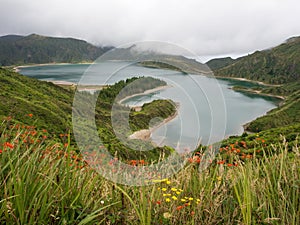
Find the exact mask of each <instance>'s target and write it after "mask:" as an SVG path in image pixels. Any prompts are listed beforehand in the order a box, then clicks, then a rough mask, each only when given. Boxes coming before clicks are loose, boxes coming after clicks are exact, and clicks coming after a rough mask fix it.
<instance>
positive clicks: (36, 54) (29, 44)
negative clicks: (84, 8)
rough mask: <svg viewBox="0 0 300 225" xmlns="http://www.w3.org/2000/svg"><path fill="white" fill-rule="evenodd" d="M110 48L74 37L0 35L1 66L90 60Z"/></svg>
mask: <svg viewBox="0 0 300 225" xmlns="http://www.w3.org/2000/svg"><path fill="white" fill-rule="evenodd" d="M109 49H111V48H109V47H96V46H93V45H92V44H89V43H87V42H86V41H83V40H78V39H74V38H56V37H45V36H40V35H37V34H31V35H29V36H18V35H7V36H3V37H0V66H1V65H2V66H9V65H23V64H39V63H62V62H63V63H78V62H86V61H88V62H90V61H94V60H95V59H96V58H98V57H99V56H100V55H102V54H103V53H104V52H106V51H107V50H109Z"/></svg>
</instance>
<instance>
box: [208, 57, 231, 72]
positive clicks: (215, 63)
mask: <svg viewBox="0 0 300 225" xmlns="http://www.w3.org/2000/svg"><path fill="white" fill-rule="evenodd" d="M234 61H235V60H234V59H232V58H231V57H225V58H218V59H212V60H209V61H208V62H207V63H206V64H207V65H208V66H209V68H210V69H212V70H217V69H220V68H223V67H225V66H228V65H230V64H232V63H234Z"/></svg>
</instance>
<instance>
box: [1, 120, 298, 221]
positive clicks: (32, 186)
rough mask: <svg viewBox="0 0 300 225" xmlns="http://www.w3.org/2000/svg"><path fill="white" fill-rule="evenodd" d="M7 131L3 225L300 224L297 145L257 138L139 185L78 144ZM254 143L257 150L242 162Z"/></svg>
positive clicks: (6, 127) (29, 131)
mask: <svg viewBox="0 0 300 225" xmlns="http://www.w3.org/2000/svg"><path fill="white" fill-rule="evenodd" d="M1 130H2V133H1V136H0V145H1V147H0V148H1V151H0V165H1V167H0V179H1V181H4V182H1V183H0V196H1V200H0V201H1V204H0V223H1V224H81V225H83V224H148V225H150V224H208V225H210V224H247V225H251V224H265V225H267V224H282V225H283V224H291V225H297V224H299V223H300V218H299V213H300V211H299V210H300V205H299V204H300V199H299V186H300V167H299V164H300V161H299V159H300V158H299V154H300V152H299V147H297V142H295V144H294V145H291V146H290V148H288V147H287V143H286V142H285V141H284V140H283V141H279V142H277V141H276V140H273V141H272V145H269V144H267V143H266V142H267V141H265V140H264V139H262V138H260V137H261V136H260V134H257V135H258V136H257V137H256V139H255V144H254V145H253V146H252V147H251V149H250V143H248V140H246V141H239V140H235V143H233V144H230V143H228V145H227V146H222V149H223V150H222V154H221V155H218V156H217V158H216V160H214V161H213V162H211V165H210V167H209V168H208V169H207V170H206V171H201V170H200V172H199V170H198V169H199V165H200V168H201V165H202V164H201V162H202V161H201V160H202V159H201V153H200V154H195V156H194V157H192V158H189V159H188V162H187V165H186V167H185V168H184V169H182V170H181V171H180V172H179V173H177V174H175V175H174V176H172V177H170V178H169V179H163V180H159V179H158V180H157V177H156V176H155V174H154V176H153V179H155V183H156V184H154V185H150V186H142V187H135V186H134V187H132V186H124V185H119V184H116V183H112V182H110V181H108V180H106V179H104V178H103V177H102V175H100V174H98V173H96V172H95V171H94V170H93V169H91V168H90V167H89V165H88V164H86V162H85V160H84V159H83V158H82V156H81V155H80V154H77V153H76V147H75V146H73V145H71V144H70V143H68V142H64V140H63V138H62V140H61V141H55V140H53V139H51V138H49V137H48V135H49V134H48V133H47V131H44V130H39V129H35V128H33V127H32V126H28V127H25V128H21V127H19V126H16V125H15V124H13V123H10V121H9V120H5V121H4V122H3V123H2V125H1ZM28 140H30V142H28ZM252 142H253V143H254V141H253V140H252ZM239 146H240V147H239ZM248 146H249V150H253V152H255V153H254V154H252V156H251V157H248V156H249V154H245V155H242V156H241V157H237V154H238V153H239V151H238V150H239V148H241V147H243V148H245V149H246V148H248ZM200 151H201V149H200ZM265 153H268V154H265ZM230 159H232V160H234V161H231V162H230V161H229V160H230ZM129 163H131V164H132V165H133V166H135V167H142V166H144V165H146V164H147V163H149V162H148V161H142V160H135V161H130V162H129ZM111 165H112V171H113V162H112V164H111ZM116 172H117V171H115V173H116ZM119 172H120V171H119ZM150 179H151V178H150Z"/></svg>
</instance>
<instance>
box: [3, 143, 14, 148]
mask: <svg viewBox="0 0 300 225" xmlns="http://www.w3.org/2000/svg"><path fill="white" fill-rule="evenodd" d="M4 146H6V147H8V148H10V149H13V148H14V145H13V144H11V143H9V142H5V144H4Z"/></svg>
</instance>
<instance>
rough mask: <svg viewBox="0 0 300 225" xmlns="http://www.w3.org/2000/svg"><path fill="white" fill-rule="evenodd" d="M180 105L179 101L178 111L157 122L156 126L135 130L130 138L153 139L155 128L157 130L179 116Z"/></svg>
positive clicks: (177, 104)
mask: <svg viewBox="0 0 300 225" xmlns="http://www.w3.org/2000/svg"><path fill="white" fill-rule="evenodd" d="M179 107H180V105H179V103H176V111H175V113H174V114H173V115H171V116H169V117H167V118H166V119H164V120H163V121H162V122H161V123H159V124H157V125H156V126H154V127H151V128H149V129H143V130H139V131H136V132H134V133H133V134H131V135H130V136H129V137H128V138H129V139H139V140H143V141H148V140H149V139H151V134H152V133H153V132H154V131H155V130H157V129H158V128H160V127H161V126H163V125H165V124H166V123H168V122H170V121H171V120H173V119H175V118H176V117H177V116H178V112H179Z"/></svg>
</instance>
